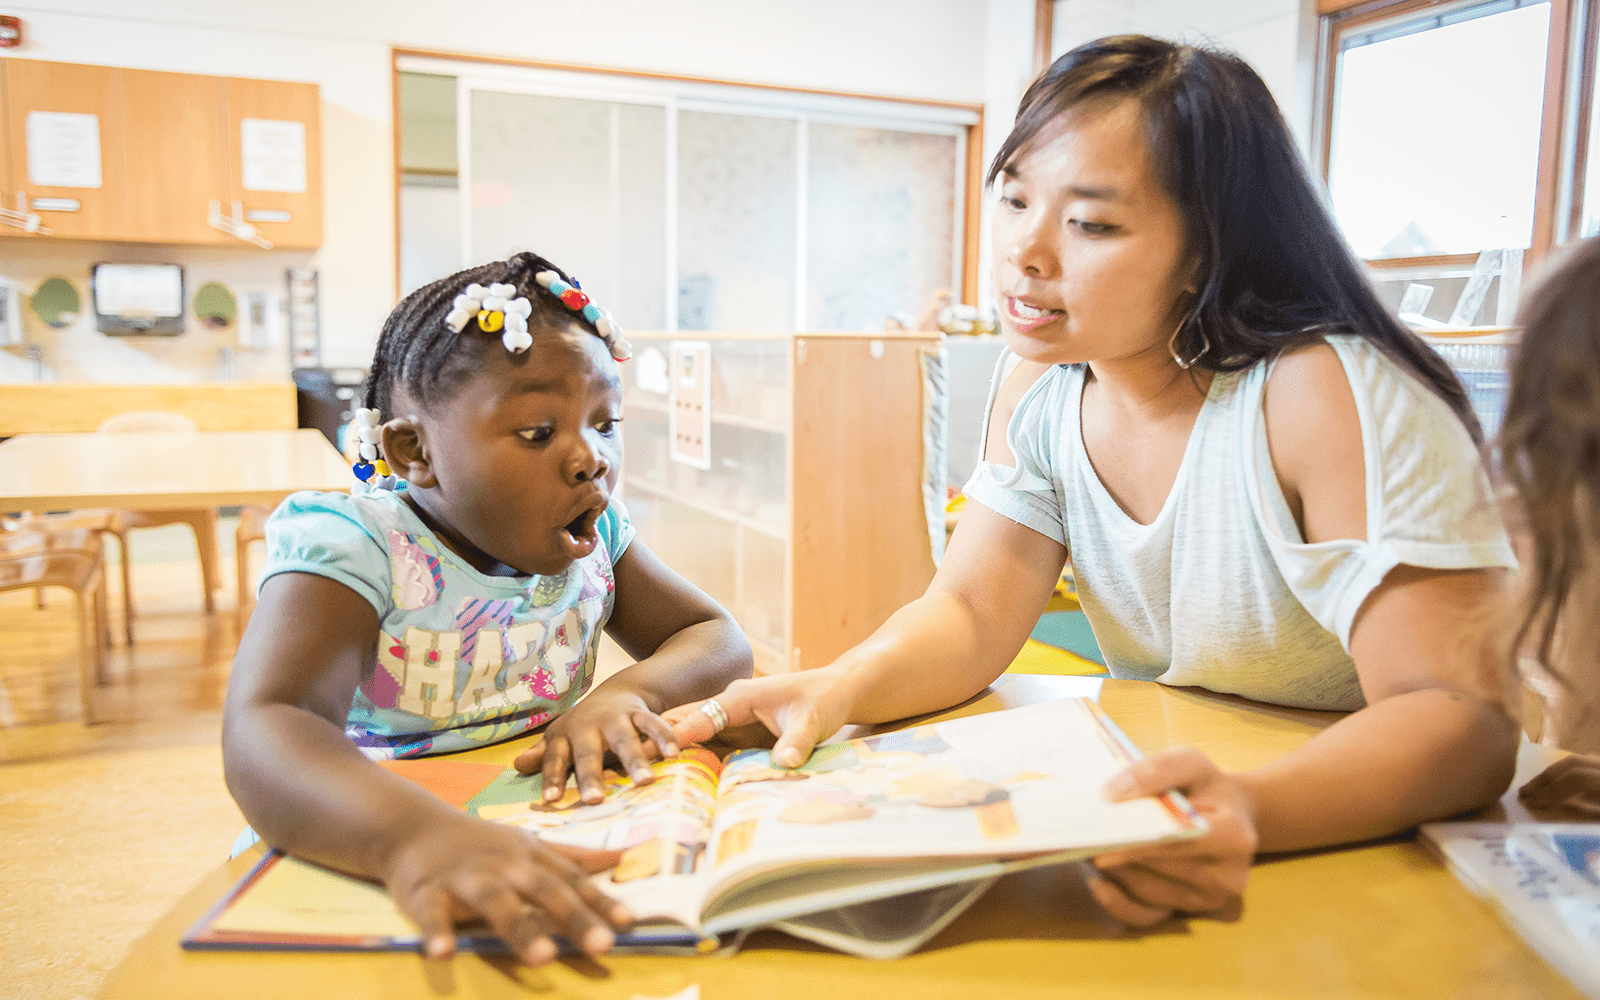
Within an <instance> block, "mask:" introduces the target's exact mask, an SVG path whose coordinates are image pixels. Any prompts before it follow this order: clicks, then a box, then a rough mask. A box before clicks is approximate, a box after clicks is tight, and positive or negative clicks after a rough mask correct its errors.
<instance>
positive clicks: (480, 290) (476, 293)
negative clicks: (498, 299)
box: [465, 281, 489, 302]
mask: <svg viewBox="0 0 1600 1000" xmlns="http://www.w3.org/2000/svg"><path fill="white" fill-rule="evenodd" d="M465 294H467V295H470V296H472V297H473V298H475V299H477V300H478V301H479V302H482V301H483V300H484V299H486V298H488V297H489V290H488V289H487V288H485V287H483V286H482V285H480V284H478V283H477V282H476V281H474V282H473V283H472V284H470V285H468V286H467V290H466V293H465Z"/></svg>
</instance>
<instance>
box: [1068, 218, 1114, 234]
mask: <svg viewBox="0 0 1600 1000" xmlns="http://www.w3.org/2000/svg"><path fill="white" fill-rule="evenodd" d="M1071 224H1072V225H1074V226H1076V227H1077V228H1078V229H1079V230H1080V231H1081V232H1084V233H1087V234H1088V235H1090V236H1104V235H1105V234H1107V233H1109V232H1111V231H1112V230H1114V229H1116V228H1117V227H1116V226H1113V225H1111V224H1110V223H1108V222H1089V221H1087V220H1084V219H1073V220H1072V223H1071Z"/></svg>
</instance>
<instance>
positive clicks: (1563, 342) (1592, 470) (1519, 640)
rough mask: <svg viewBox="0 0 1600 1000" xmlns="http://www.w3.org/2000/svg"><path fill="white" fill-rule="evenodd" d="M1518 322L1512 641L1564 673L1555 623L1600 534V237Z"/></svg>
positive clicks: (1579, 249) (1509, 437)
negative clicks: (1518, 608)
mask: <svg viewBox="0 0 1600 1000" xmlns="http://www.w3.org/2000/svg"><path fill="white" fill-rule="evenodd" d="M1518 321H1519V323H1520V325H1521V326H1522V339H1521V344H1520V346H1519V347H1518V348H1517V351H1516V356H1515V359H1514V361H1513V363H1512V366H1511V392H1510V395H1509V398H1508V399H1507V400H1506V411H1505V417H1504V420H1503V421H1502V423H1501V425H1500V467H1501V474H1502V475H1504V476H1505V478H1506V480H1507V481H1508V482H1509V483H1510V485H1511V486H1512V487H1513V489H1514V490H1515V495H1514V496H1513V497H1512V498H1511V502H1512V511H1511V514H1512V519H1513V521H1514V522H1516V523H1517V526H1518V527H1519V528H1520V529H1521V531H1522V533H1523V535H1524V537H1525V538H1526V548H1527V561H1526V564H1525V565H1524V566H1523V576H1524V578H1525V579H1526V581H1527V584H1526V591H1525V594H1526V597H1525V600H1526V604H1525V606H1524V607H1523V608H1522V613H1523V617H1522V621H1521V623H1520V626H1519V628H1518V629H1517V631H1516V633H1515V636H1514V638H1513V642H1512V646H1511V649H1512V655H1513V656H1518V655H1521V654H1529V655H1532V656H1534V657H1535V658H1536V659H1537V660H1538V661H1539V663H1540V665H1541V666H1542V667H1543V668H1545V669H1547V670H1551V671H1552V673H1555V675H1556V676H1558V677H1559V674H1558V673H1556V672H1555V671H1554V669H1553V661H1552V657H1551V650H1552V648H1553V646H1554V645H1555V640H1556V632H1557V627H1558V625H1559V623H1560V621H1561V618H1562V611H1563V609H1564V608H1565V606H1566V604H1567V598H1568V597H1569V596H1570V595H1571V592H1572V588H1573V585H1574V584H1575V583H1576V582H1577V581H1578V580H1579V579H1580V577H1581V576H1582V575H1583V573H1584V571H1585V569H1586V568H1587V566H1588V560H1589V558H1590V557H1589V555H1588V553H1589V551H1590V549H1591V547H1592V546H1594V545H1595V544H1596V543H1600V507H1597V502H1600V239H1589V240H1584V241H1582V242H1581V243H1578V244H1575V245H1573V246H1570V247H1568V248H1567V250H1566V251H1565V252H1564V254H1563V256H1562V257H1561V258H1559V261H1558V262H1557V263H1556V264H1555V265H1554V266H1553V268H1552V270H1550V271H1549V272H1547V274H1546V276H1545V277H1544V278H1543V280H1541V282H1540V283H1539V285H1538V288H1537V290H1536V291H1535V292H1534V294H1533V295H1532V296H1531V297H1529V298H1528V299H1527V301H1526V302H1525V304H1524V305H1523V307H1522V310H1521V315H1520V316H1519V317H1518ZM1578 610H1579V613H1581V614H1584V615H1593V614H1594V613H1595V610H1594V609H1593V608H1581V609H1578ZM1530 640H1531V642H1532V645H1531V646H1529V645H1528V643H1529V642H1530Z"/></svg>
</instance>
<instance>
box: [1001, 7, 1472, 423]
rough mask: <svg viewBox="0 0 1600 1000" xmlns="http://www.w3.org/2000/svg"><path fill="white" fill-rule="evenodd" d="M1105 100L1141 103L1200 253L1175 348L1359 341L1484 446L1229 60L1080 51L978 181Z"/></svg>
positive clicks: (1191, 350)
mask: <svg viewBox="0 0 1600 1000" xmlns="http://www.w3.org/2000/svg"><path fill="white" fill-rule="evenodd" d="M1106 97H1110V98H1121V97H1129V98H1133V99H1135V100H1137V101H1138V102H1139V104H1140V107H1141V110H1142V111H1143V118H1144V123H1145V147H1146V149H1147V151H1148V154H1149V157H1150V162H1151V164H1152V165H1153V166H1154V168H1155V170H1156V173H1157V176H1158V177H1159V178H1160V180H1161V183H1162V186H1163V187H1164V188H1165V189H1166V192H1167V194H1168V195H1169V196H1170V197H1171V198H1172V200H1173V201H1174V202H1175V203H1176V204H1177V206H1178V209H1179V211H1180V213H1181V214H1182V216H1183V221H1184V229H1185V233H1186V236H1187V238H1188V242H1189V248H1190V250H1191V251H1192V252H1193V253H1195V254H1196V255H1197V256H1198V258H1199V268H1198V271H1197V274H1198V275H1199V291H1198V293H1197V294H1196V295H1195V297H1194V301H1193V302H1192V303H1191V305H1190V309H1189V313H1188V315H1187V316H1186V318H1185V319H1184V321H1183V325H1182V326H1181V327H1180V329H1179V332H1178V335H1177V346H1176V348H1175V349H1176V350H1177V352H1178V353H1179V354H1181V355H1182V356H1183V357H1185V358H1187V357H1192V356H1198V358H1197V360H1196V362H1195V364H1196V365H1197V366H1198V367H1201V368H1205V369H1208V370H1211V371H1236V370H1239V369H1242V368H1248V367H1249V366H1251V365H1253V364H1255V363H1256V362H1258V361H1260V360H1261V359H1262V358H1265V357H1268V356H1269V355H1272V354H1273V353H1275V352H1278V351H1281V350H1283V349H1285V348H1287V347H1291V346H1295V345H1298V344H1303V343H1308V342H1312V341H1316V340H1319V339H1321V337H1322V336H1323V335H1324V334H1329V333H1351V334H1357V335H1360V336H1362V337H1365V338H1367V339H1368V340H1370V341H1372V342H1373V344H1375V345H1376V346H1377V347H1378V348H1379V349H1380V350H1382V351H1383V352H1384V353H1385V354H1387V355H1388V356H1389V357H1391V358H1393V359H1394V360H1395V361H1396V362H1397V363H1398V364H1400V365H1401V366H1402V367H1403V368H1405V369H1406V370H1407V371H1409V372H1411V373H1412V374H1414V375H1415V376H1416V377H1417V378H1419V379H1421V380H1422V382H1423V384H1425V385H1427V386H1428V387H1430V388H1431V389H1433V391H1435V392H1436V393H1438V394H1439V395H1440V396H1441V397H1443V398H1444V400H1445V402H1447V403H1449V404H1450V408H1451V409H1453V410H1454V411H1455V412H1456V415H1457V416H1459V417H1460V418H1461V422H1462V423H1463V424H1465V425H1466V426H1467V430H1468V432H1469V433H1471V435H1472V438H1473V440H1474V441H1477V442H1479V443H1481V442H1482V440H1483V431H1482V429H1481V428H1480V427H1479V425H1478V419H1477V417H1476V416H1475V415H1474V414H1473V412H1472V407H1471V406H1470V405H1469V403H1468V402H1467V394H1466V390H1464V389H1463V388H1462V387H1461V382H1460V380H1459V379H1457V378H1456V376H1455V373H1454V372H1452V371H1451V370H1450V366H1449V365H1447V364H1446V363H1445V361H1444V359H1443V358H1441V357H1440V356H1439V355H1438V353H1437V352H1435V351H1434V350H1433V349H1432V348H1430V347H1428V345H1427V344H1425V343H1423V341H1422V339H1421V338H1420V337H1418V336H1417V335H1416V334H1414V333H1412V332H1411V331H1410V330H1409V329H1407V328H1406V327H1405V326H1403V325H1402V324H1401V323H1400V321H1399V320H1398V319H1397V318H1396V317H1394V316H1393V315H1391V314H1390V313H1389V311H1388V310H1387V309H1385V308H1384V306H1383V304H1382V303H1381V302H1380V301H1379V300H1378V297H1377V295H1376V294H1375V293H1374V291H1373V289H1372V285H1371V284H1370V283H1369V282H1368V280H1367V277H1366V275H1365V273H1364V272H1363V270H1362V266H1361V264H1360V263H1359V262H1358V261H1357V259H1356V257H1355V254H1354V253H1352V252H1351V250H1350V248H1349V246H1348V245H1347V244H1346V243H1345V241H1344V237H1343V236H1341V235H1340V233H1339V230H1338V227H1337V226H1336V225H1335V223H1334V221H1333V217H1332V216H1331V215H1330V214H1329V212H1328V209H1327V207H1326V206H1325V205H1324V203H1323V200H1322V198H1321V197H1320V196H1319V195H1318V193H1317V188H1316V187H1315V186H1313V184H1312V182H1311V178H1310V177H1309V175H1308V174H1307V173H1306V169H1305V165H1304V163H1303V162H1302V161H1301V159H1300V155H1299V153H1298V151H1297V150H1296V148H1295V143H1294V137H1293V136H1292V135H1290V133H1289V128H1288V126H1287V125H1286V124H1285V123H1284V120H1283V115H1282V114H1281V113H1280V112H1279V111H1278V106H1277V104H1276V103H1275V102H1274V101H1273V99H1272V94H1271V93H1270V92H1269V91H1268V90H1267V86H1266V84H1265V83H1263V82H1262V81H1261V78H1260V77H1259V76H1257V75H1256V73H1255V71H1254V70H1252V69H1251V68H1250V67H1249V65H1248V64H1246V63H1245V62H1244V60H1242V59H1240V58H1239V57H1238V56H1235V55H1232V54H1231V53H1227V52H1220V51H1216V50H1213V49H1208V48H1201V47H1197V46H1192V45H1178V44H1176V43H1173V42H1168V41H1163V40H1161V39H1157V38H1149V37H1146V36H1144V35H1118V36H1115V37H1111V38H1101V39H1099V40H1097V41H1093V42H1089V43H1087V44H1084V45H1080V46H1078V47H1077V48H1075V49H1073V50H1072V51H1071V52H1068V53H1067V54H1065V55H1063V56H1062V57H1061V58H1059V59H1057V60H1056V61H1055V62H1054V63H1053V64H1052V65H1051V66H1050V68H1049V69H1047V70H1045V72H1044V73H1043V75H1041V76H1040V77H1039V78H1038V79H1036V80H1034V81H1033V84H1032V85H1031V86H1029V87H1028V90H1027V93H1025V94H1024V95H1023V97H1022V103H1021V105H1020V106H1019V107H1018V109H1017V120H1016V123H1015V125H1013V127H1012V129H1011V134H1010V135H1009V136H1007V137H1006V141H1005V143H1004V144H1002V145H1001V147H1000V151H999V153H997V154H996V155H995V158H994V163H993V164H992V165H991V166H990V167H989V173H988V176H987V177H986V178H985V183H986V184H993V183H994V181H995V178H996V177H998V176H999V174H1000V172H1001V171H1002V170H1004V169H1005V168H1006V167H1008V166H1010V165H1011V163H1012V161H1013V160H1015V159H1016V158H1017V157H1019V156H1021V155H1022V154H1023V153H1025V152H1026V151H1027V150H1028V148H1029V147H1030V146H1031V145H1032V144H1033V142H1034V141H1035V140H1036V139H1037V138H1038V136H1039V135H1040V133H1041V132H1042V131H1043V130H1044V129H1045V128H1046V127H1047V126H1048V125H1049V124H1050V123H1051V122H1052V121H1054V120H1056V119H1057V118H1059V117H1060V116H1061V115H1062V114H1064V113H1066V112H1067V111H1068V110H1069V109H1071V108H1073V107H1075V106H1077V105H1079V104H1081V103H1082V102H1084V101H1085V100H1089V99H1097V98H1106Z"/></svg>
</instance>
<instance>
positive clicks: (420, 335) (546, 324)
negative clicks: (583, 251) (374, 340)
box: [365, 253, 600, 420]
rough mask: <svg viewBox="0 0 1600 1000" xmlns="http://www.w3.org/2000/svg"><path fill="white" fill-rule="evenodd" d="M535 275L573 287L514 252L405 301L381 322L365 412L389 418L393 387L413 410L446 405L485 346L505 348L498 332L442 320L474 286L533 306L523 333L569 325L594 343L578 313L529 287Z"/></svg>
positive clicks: (545, 264) (548, 266) (542, 263)
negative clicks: (499, 290) (502, 288)
mask: <svg viewBox="0 0 1600 1000" xmlns="http://www.w3.org/2000/svg"><path fill="white" fill-rule="evenodd" d="M540 271H554V272H556V274H558V275H560V276H561V280H563V281H565V282H566V283H567V284H569V285H575V284H577V282H575V281H573V280H572V278H571V277H569V276H568V275H567V274H566V272H564V271H562V270H561V269H560V268H559V267H556V266H555V265H554V264H552V263H550V262H549V261H548V260H545V259H544V258H543V257H541V256H539V255H538V254H536V253H519V254H517V255H515V256H514V257H512V258H511V259H510V260H497V261H494V262H492V263H488V264H481V265H479V266H478V267H473V268H468V269H467V270H465V271H459V272H457V273H455V274H452V275H451V276H450V277H448V278H442V279H440V280H439V281H435V282H434V283H433V284H431V285H424V286H423V287H421V288H419V289H417V290H416V291H414V292H412V293H411V294H410V295H407V296H406V297H405V298H404V299H402V300H401V302H400V304H399V305H397V306H395V307H394V312H392V313H390V314H389V318H388V319H387V320H385V321H384V324H383V332H382V333H380V334H378V345H377V347H375V348H374V349H373V352H372V370H371V371H369V372H368V373H367V383H366V394H365V395H366V405H367V406H368V407H370V408H374V409H376V410H378V412H379V413H381V414H382V418H381V419H384V420H387V419H389V418H390V417H393V416H395V415H396V414H394V413H393V412H391V411H392V408H393V402H394V390H395V387H396V386H399V385H403V386H405V389H406V393H407V395H409V396H410V397H411V398H412V399H413V400H414V401H415V402H416V403H418V404H419V405H421V406H427V405H429V404H430V403H434V402H437V401H440V400H443V399H448V398H449V397H450V394H451V393H452V392H453V391H454V389H455V387H456V386H458V385H459V384H460V383H461V382H462V381H463V378H464V376H466V375H467V374H469V373H470V372H472V371H473V370H474V369H475V368H476V367H477V363H478V360H479V358H480V357H481V352H482V351H483V349H484V348H485V347H488V346H493V347H495V348H498V349H500V350H504V349H505V348H504V347H503V346H502V345H501V343H500V336H501V334H500V332H499V331H496V332H494V333H489V332H486V331H484V330H483V329H482V328H481V327H479V326H478V321H477V318H476V317H474V318H473V319H470V320H468V321H467V324H466V325H465V326H463V327H462V328H461V329H460V331H459V332H458V331H456V330H453V329H451V328H450V326H449V324H447V323H446V322H445V321H444V319H445V316H447V315H448V314H449V313H450V308H451V304H452V303H453V302H454V301H455V298H456V296H457V295H460V294H461V293H462V292H464V291H466V288H467V286H468V285H471V284H473V283H474V282H476V283H477V284H480V285H483V286H485V287H487V286H489V285H491V284H494V283H497V282H498V283H500V284H505V285H515V286H516V289H517V294H518V295H521V296H525V297H526V298H527V300H528V302H529V303H530V304H531V305H532V306H533V312H532V313H531V314H530V315H529V316H528V332H529V333H537V332H538V331H539V330H541V329H558V330H559V329H564V328H566V327H568V326H569V325H570V326H576V327H577V328H578V329H580V330H587V331H588V332H590V333H593V334H594V335H595V336H597V337H598V336H600V333H599V331H598V330H596V329H595V327H594V324H592V323H590V322H589V321H588V320H587V319H585V318H584V317H583V315H582V314H581V313H577V312H573V311H572V310H570V309H568V308H567V307H566V306H565V305H564V304H563V303H562V302H561V300H560V299H558V298H556V296H554V295H552V294H550V292H549V291H547V290H545V289H544V288H542V287H540V285H539V284H538V282H536V281H534V278H533V276H534V275H536V274H538V273H539V272H540Z"/></svg>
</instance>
